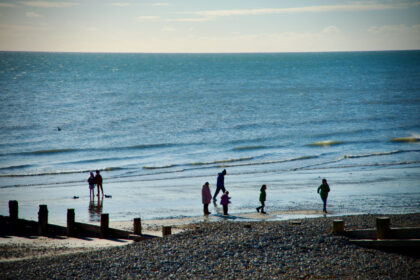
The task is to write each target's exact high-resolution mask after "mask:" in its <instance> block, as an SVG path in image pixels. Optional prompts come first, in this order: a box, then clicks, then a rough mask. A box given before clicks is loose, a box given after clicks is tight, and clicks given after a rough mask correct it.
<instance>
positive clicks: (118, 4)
mask: <svg viewBox="0 0 420 280" xmlns="http://www.w3.org/2000/svg"><path fill="white" fill-rule="evenodd" d="M111 6H115V7H128V6H131V3H127V2H115V3H112V4H111Z"/></svg>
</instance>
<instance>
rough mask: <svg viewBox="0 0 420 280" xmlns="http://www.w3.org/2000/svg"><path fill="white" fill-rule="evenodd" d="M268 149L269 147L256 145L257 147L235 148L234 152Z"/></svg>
mask: <svg viewBox="0 0 420 280" xmlns="http://www.w3.org/2000/svg"><path fill="white" fill-rule="evenodd" d="M267 148H269V146H263V145H255V146H241V147H235V148H233V149H232V150H234V151H244V150H261V149H267Z"/></svg>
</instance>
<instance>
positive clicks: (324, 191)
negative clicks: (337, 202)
mask: <svg viewBox="0 0 420 280" xmlns="http://www.w3.org/2000/svg"><path fill="white" fill-rule="evenodd" d="M317 192H318V193H319V194H320V195H321V199H322V201H323V202H324V209H323V211H324V213H328V212H327V198H328V193H329V192H330V186H329V185H328V183H327V179H322V184H321V185H320V186H319V187H318V191H317Z"/></svg>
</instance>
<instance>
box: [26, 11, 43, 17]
mask: <svg viewBox="0 0 420 280" xmlns="http://www.w3.org/2000/svg"><path fill="white" fill-rule="evenodd" d="M25 16H26V17H28V18H42V16H41V15H39V14H37V13H34V12H27V13H26V14H25Z"/></svg>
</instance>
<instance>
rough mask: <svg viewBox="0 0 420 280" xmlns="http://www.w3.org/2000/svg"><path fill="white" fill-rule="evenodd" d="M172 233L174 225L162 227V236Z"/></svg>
mask: <svg viewBox="0 0 420 280" xmlns="http://www.w3.org/2000/svg"><path fill="white" fill-rule="evenodd" d="M171 234H172V227H170V226H165V227H162V236H167V235H171Z"/></svg>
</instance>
